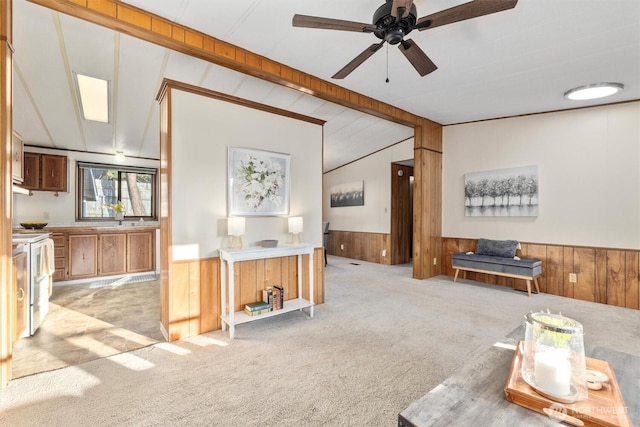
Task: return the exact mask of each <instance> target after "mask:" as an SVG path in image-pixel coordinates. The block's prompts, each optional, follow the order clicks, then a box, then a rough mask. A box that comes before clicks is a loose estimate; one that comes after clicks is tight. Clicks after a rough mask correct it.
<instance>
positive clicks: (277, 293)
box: [262, 285, 284, 311]
mask: <svg viewBox="0 0 640 427" xmlns="http://www.w3.org/2000/svg"><path fill="white" fill-rule="evenodd" d="M262 301H263V302H265V303H266V304H268V305H269V307H270V308H271V311H273V310H280V309H282V307H284V288H283V287H282V286H280V285H274V286H269V287H268V288H266V289H263V291H262Z"/></svg>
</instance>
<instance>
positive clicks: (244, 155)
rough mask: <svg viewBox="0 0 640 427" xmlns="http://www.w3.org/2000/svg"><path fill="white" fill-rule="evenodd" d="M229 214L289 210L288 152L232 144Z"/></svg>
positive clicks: (280, 213)
mask: <svg viewBox="0 0 640 427" xmlns="http://www.w3.org/2000/svg"><path fill="white" fill-rule="evenodd" d="M228 168H229V169H228V176H229V190H228V193H229V194H228V199H229V205H228V210H229V215H230V216H231V215H262V216H269V215H287V214H288V213H289V155H288V154H280V153H273V152H269V151H260V150H253V149H248V148H235V147H229V166H228Z"/></svg>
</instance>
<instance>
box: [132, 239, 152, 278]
mask: <svg viewBox="0 0 640 427" xmlns="http://www.w3.org/2000/svg"><path fill="white" fill-rule="evenodd" d="M127 254H128V256H127V272H129V273H137V272H141V271H149V270H153V259H154V256H153V254H154V251H153V233H149V232H140V233H128V234H127Z"/></svg>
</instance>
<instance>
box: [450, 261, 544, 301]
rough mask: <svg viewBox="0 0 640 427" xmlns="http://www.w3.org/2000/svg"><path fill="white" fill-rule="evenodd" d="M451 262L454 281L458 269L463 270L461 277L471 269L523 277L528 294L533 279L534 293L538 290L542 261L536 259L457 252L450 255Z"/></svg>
mask: <svg viewBox="0 0 640 427" xmlns="http://www.w3.org/2000/svg"><path fill="white" fill-rule="evenodd" d="M451 264H452V266H453V268H454V269H455V270H456V274H455V276H454V278H453V281H454V282H455V281H456V280H457V279H458V274H459V273H460V270H462V271H463V278H466V272H467V271H473V272H476V273H486V274H494V275H496V276H504V277H512V278H514V279H523V280H525V281H526V282H527V293H528V294H529V296H531V281H533V283H534V285H535V287H536V293H538V292H540V287H539V286H538V277H539V276H541V275H542V261H540V260H537V259H532V258H508V257H501V256H491V255H477V254H474V253H467V252H459V253H455V254H453V255H452V256H451Z"/></svg>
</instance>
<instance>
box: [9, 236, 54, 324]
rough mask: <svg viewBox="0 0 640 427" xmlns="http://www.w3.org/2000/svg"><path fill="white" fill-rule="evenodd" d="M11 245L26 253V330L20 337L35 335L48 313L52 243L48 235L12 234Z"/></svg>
mask: <svg viewBox="0 0 640 427" xmlns="http://www.w3.org/2000/svg"><path fill="white" fill-rule="evenodd" d="M11 240H12V242H13V243H19V244H22V245H24V247H25V250H26V252H27V269H28V272H29V274H28V275H27V277H28V280H27V281H28V286H27V299H28V301H29V310H28V316H27V317H28V319H27V323H28V325H27V328H26V329H25V332H24V333H23V334H22V336H23V337H24V336H30V335H33V334H35V332H36V330H37V329H38V327H39V326H40V323H42V321H43V320H44V318H45V316H46V315H47V313H48V312H49V294H50V291H51V284H52V277H51V275H52V273H53V271H52V268H51V263H52V262H53V256H54V254H53V241H52V240H51V239H50V238H49V233H33V232H29V233H14V234H13V235H12V236H11Z"/></svg>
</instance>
